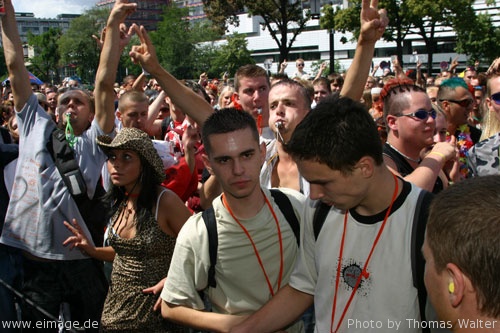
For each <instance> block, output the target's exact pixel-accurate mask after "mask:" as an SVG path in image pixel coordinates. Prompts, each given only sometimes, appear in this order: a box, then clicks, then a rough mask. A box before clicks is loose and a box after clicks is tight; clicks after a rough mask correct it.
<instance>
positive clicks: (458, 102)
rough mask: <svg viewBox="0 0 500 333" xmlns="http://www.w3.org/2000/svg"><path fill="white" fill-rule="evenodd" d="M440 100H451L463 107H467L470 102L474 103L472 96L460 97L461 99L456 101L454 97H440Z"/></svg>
mask: <svg viewBox="0 0 500 333" xmlns="http://www.w3.org/2000/svg"><path fill="white" fill-rule="evenodd" d="M440 101H441V102H442V101H448V102H452V103H455V104H458V105H460V106H461V107H463V108H468V107H469V106H471V104H472V103H474V100H473V99H472V98H466V99H462V100H461V101H457V100H455V99H440Z"/></svg>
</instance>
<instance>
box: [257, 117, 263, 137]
mask: <svg viewBox="0 0 500 333" xmlns="http://www.w3.org/2000/svg"><path fill="white" fill-rule="evenodd" d="M257 128H258V129H259V134H260V135H262V115H261V114H260V113H259V115H258V116H257Z"/></svg>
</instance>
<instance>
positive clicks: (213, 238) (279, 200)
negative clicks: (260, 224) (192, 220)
mask: <svg viewBox="0 0 500 333" xmlns="http://www.w3.org/2000/svg"><path fill="white" fill-rule="evenodd" d="M270 191H271V196H272V197H273V199H274V201H275V202H276V204H277V205H278V207H279V209H280V211H281V213H283V215H284V216H285V218H286V220H287V222H288V224H290V227H291V228H292V231H293V234H294V235H295V239H296V240H297V245H299V244H300V224H299V220H298V219H297V216H295V213H294V212H293V206H292V203H291V202H290V199H288V197H287V196H286V194H284V193H283V192H281V191H280V190H277V189H271V190H270ZM201 216H202V217H203V221H204V222H205V226H206V227H207V231H208V251H209V255H210V268H209V269H208V286H209V287H212V288H215V287H217V282H216V281H215V264H216V263H217V248H218V245H219V242H218V237H217V221H216V220H215V214H214V209H213V208H212V207H209V208H207V209H205V210H204V211H203V213H202V215H201Z"/></svg>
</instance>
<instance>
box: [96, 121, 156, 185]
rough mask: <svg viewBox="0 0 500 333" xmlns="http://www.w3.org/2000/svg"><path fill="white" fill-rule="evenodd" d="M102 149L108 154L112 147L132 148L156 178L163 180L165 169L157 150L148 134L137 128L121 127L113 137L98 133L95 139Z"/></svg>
mask: <svg viewBox="0 0 500 333" xmlns="http://www.w3.org/2000/svg"><path fill="white" fill-rule="evenodd" d="M96 141H97V144H98V145H99V146H100V147H101V148H102V150H103V151H104V152H105V153H106V154H109V152H110V150H112V149H120V150H124V149H127V150H132V151H134V152H136V153H137V154H139V156H141V159H142V160H143V161H146V163H148V164H149V165H150V166H151V168H152V169H153V170H154V172H155V176H156V180H157V181H158V183H161V182H163V181H164V180H165V170H164V168H163V162H162V161H161V158H160V156H159V155H158V152H157V151H156V149H155V147H154V146H153V142H152V141H151V139H150V138H149V137H148V135H147V134H146V133H145V132H143V131H141V130H140V129H137V128H123V129H122V130H121V131H120V132H119V133H118V134H117V135H116V137H115V138H114V139H111V137H109V136H107V135H100V136H98V137H97V139H96Z"/></svg>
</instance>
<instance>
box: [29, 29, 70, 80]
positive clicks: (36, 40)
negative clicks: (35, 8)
mask: <svg viewBox="0 0 500 333" xmlns="http://www.w3.org/2000/svg"><path fill="white" fill-rule="evenodd" d="M61 35H62V32H61V29H55V28H50V29H49V30H48V31H46V32H44V33H42V34H40V35H33V34H32V33H31V31H30V32H29V33H28V44H29V45H30V46H31V47H33V49H34V54H35V55H34V57H32V58H30V59H29V61H30V63H31V68H30V69H31V71H32V72H33V74H35V75H36V76H37V77H39V78H40V79H41V80H42V81H44V82H50V79H51V78H52V77H51V75H50V74H51V71H52V73H53V74H54V77H53V78H54V80H55V81H56V82H59V73H58V67H59V61H60V58H61V57H60V53H59V50H58V45H57V41H58V40H59V38H61Z"/></svg>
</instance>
